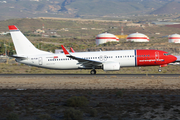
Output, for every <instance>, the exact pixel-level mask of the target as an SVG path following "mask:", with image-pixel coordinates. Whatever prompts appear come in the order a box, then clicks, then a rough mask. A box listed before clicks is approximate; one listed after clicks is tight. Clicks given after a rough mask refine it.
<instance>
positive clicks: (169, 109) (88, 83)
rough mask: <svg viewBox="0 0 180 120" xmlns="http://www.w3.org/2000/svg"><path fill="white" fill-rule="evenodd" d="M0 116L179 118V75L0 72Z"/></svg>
mask: <svg viewBox="0 0 180 120" xmlns="http://www.w3.org/2000/svg"><path fill="white" fill-rule="evenodd" d="M0 88H1V90H0V120H99V119H100V120H144V119H146V120H169V119H171V120H179V119H180V90H179V88H180V78H179V77H155V76H146V77H117V76H110V77H107V76H104V77H94V76H92V77H57V76H53V77H42V76H41V77H40V76H39V77H20V76H19V77H1V78H0Z"/></svg>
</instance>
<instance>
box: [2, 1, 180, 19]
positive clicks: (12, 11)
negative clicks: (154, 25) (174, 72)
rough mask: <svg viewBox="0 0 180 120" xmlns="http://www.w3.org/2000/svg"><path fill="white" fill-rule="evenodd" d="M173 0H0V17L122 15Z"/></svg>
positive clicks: (153, 8)
mask: <svg viewBox="0 0 180 120" xmlns="http://www.w3.org/2000/svg"><path fill="white" fill-rule="evenodd" d="M173 2H176V3H177V4H178V5H179V4H180V3H179V2H180V0H176V1H174V0H161V1H159V0H111V1H109V0H103V1H102V0H85V1H84V0H59V1H56V0H51V1H47V0H6V2H0V11H1V13H0V20H4V19H10V18H26V17H29V18H31V17H87V16H94V17H104V16H109V17H114V16H115V17H121V16H128V15H144V14H149V13H150V14H161V13H157V10H158V9H159V10H160V9H168V8H169V7H167V6H170V7H172V6H173V5H175V4H172V3H173ZM170 10H171V9H170ZM170 10H169V11H170ZM177 10H179V8H178V7H177ZM163 11H165V10H163ZM171 11H172V12H168V13H170V14H172V13H173V10H171ZM175 13H176V12H175Z"/></svg>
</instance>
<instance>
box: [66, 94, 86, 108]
mask: <svg viewBox="0 0 180 120" xmlns="http://www.w3.org/2000/svg"><path fill="white" fill-rule="evenodd" d="M87 104H88V100H87V98H86V97H84V96H74V97H71V98H69V99H68V100H67V101H66V105H67V106H70V107H83V106H87Z"/></svg>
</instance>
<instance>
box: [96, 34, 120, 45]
mask: <svg viewBox="0 0 180 120" xmlns="http://www.w3.org/2000/svg"><path fill="white" fill-rule="evenodd" d="M112 41H115V42H119V38H118V37H116V36H115V35H113V34H111V33H101V34H99V35H97V37H96V45H99V44H103V43H107V42H112Z"/></svg>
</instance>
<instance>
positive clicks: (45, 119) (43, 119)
mask: <svg viewBox="0 0 180 120" xmlns="http://www.w3.org/2000/svg"><path fill="white" fill-rule="evenodd" d="M37 120H52V119H51V116H50V115H48V114H40V115H39V116H38V117H37Z"/></svg>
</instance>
